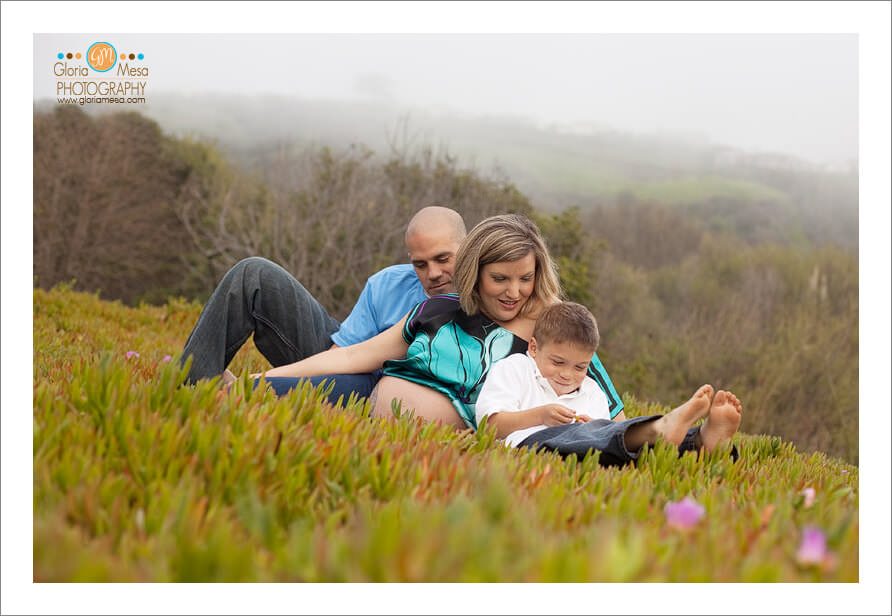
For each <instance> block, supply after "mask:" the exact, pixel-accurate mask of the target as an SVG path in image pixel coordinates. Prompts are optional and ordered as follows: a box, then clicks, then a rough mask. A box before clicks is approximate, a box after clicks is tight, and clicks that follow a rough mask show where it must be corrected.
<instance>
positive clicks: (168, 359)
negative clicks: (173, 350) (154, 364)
mask: <svg viewBox="0 0 892 616" xmlns="http://www.w3.org/2000/svg"><path fill="white" fill-rule="evenodd" d="M171 359H173V357H171V356H170V355H165V356H164V357H162V358H161V361H163V362H169V361H170V360H171Z"/></svg>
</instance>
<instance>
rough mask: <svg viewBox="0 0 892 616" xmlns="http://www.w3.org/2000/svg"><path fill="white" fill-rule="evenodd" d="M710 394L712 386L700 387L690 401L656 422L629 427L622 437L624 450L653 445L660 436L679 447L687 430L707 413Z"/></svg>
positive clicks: (635, 449) (634, 449)
mask: <svg viewBox="0 0 892 616" xmlns="http://www.w3.org/2000/svg"><path fill="white" fill-rule="evenodd" d="M712 393H713V389H712V385H702V386H701V387H700V389H698V390H697V391H695V392H694V395H693V396H691V399H690V400H688V401H687V402H685V403H684V404H682V405H681V406H679V407H676V408H674V409H672V411H670V412H669V413H667V414H666V415H663V416H662V417H660V418H659V419H657V420H656V421H649V422H644V423H640V424H636V425H634V426H632V427H630V428H629V429H628V431H627V432H626V434H625V436H624V437H623V438H624V441H625V445H626V448H627V449H628V450H629V451H637V450H638V449H640V448H641V446H642V445H644V444H645V443H648V444H650V445H653V444H654V443H656V441H657V439H658V438H659V437H660V436H662V437H663V438H664V439H665V440H666V441H668V442H670V443H673V444H675V445H681V442H682V441H683V440H684V438H685V436H687V433H688V430H689V429H690V428H691V427H692V426H693V425H694V424H695V423H697V422H698V421H699V420H700V419H703V418H704V417H706V415H707V413H709V403H710V400H711V399H712Z"/></svg>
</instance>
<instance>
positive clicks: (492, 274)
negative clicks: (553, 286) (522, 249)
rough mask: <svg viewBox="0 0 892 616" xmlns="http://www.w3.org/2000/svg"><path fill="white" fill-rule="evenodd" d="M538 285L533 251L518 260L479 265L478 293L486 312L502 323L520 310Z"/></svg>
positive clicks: (509, 319)
mask: <svg viewBox="0 0 892 616" xmlns="http://www.w3.org/2000/svg"><path fill="white" fill-rule="evenodd" d="M535 284H536V256H535V254H534V253H533V252H532V251H530V252H528V253H527V254H526V255H525V256H523V257H521V258H520V259H518V260H517V261H499V262H496V263H489V264H487V265H484V266H483V267H481V268H480V281H479V284H478V286H477V292H478V293H479V294H480V303H481V304H482V309H483V312H484V313H485V314H486V315H487V316H488V317H489V318H491V319H492V320H493V321H495V322H496V323H499V324H504V323H507V322H509V321H511V320H513V319H514V318H516V317H517V315H518V314H519V313H520V310H521V309H522V308H523V307H524V305H525V304H526V302H527V299H529V297H530V295H532V294H533V287H534V286H535Z"/></svg>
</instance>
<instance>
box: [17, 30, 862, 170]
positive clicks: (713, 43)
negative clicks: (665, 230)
mask: <svg viewBox="0 0 892 616" xmlns="http://www.w3.org/2000/svg"><path fill="white" fill-rule="evenodd" d="M97 40H105V41H108V42H111V43H112V44H113V45H114V46H115V47H116V48H117V49H118V50H119V52H120V51H128V50H129V51H134V52H137V53H144V54H145V56H146V58H145V60H144V65H145V66H148V67H149V69H150V77H149V80H148V84H147V90H146V94H147V98H149V99H150V97H151V95H152V93H156V94H160V93H164V92H180V93H188V92H195V93H199V92H204V93H207V92H214V93H223V94H265V93H274V94H280V95H290V96H296V97H299V98H302V99H311V100H312V99H337V100H364V101H381V102H390V103H394V104H396V105H400V106H405V107H421V108H423V109H425V110H427V111H432V110H438V109H440V110H451V111H455V112H461V113H467V114H510V115H513V116H520V117H524V118H528V119H529V120H532V121H535V122H537V123H540V124H543V125H562V126H576V127H580V126H582V127H600V128H606V129H613V130H620V131H626V132H634V133H660V132H662V133H666V132H668V133H683V134H690V135H695V136H699V137H703V138H707V139H709V140H710V141H712V142H715V143H722V144H726V145H730V146H734V147H739V148H742V149H747V150H758V151H771V152H781V153H786V154H791V155H795V156H798V157H801V158H805V159H807V160H810V161H813V162H830V161H845V160H852V159H856V158H857V156H858V36H857V34H230V35H224V34H130V35H116V34H109V33H107V32H106V33H102V34H98V33H97V34H80V35H56V34H35V36H34V97H35V99H41V98H53V97H55V87H56V86H55V84H56V78H55V77H54V75H53V74H52V65H53V64H54V63H55V62H56V61H57V60H56V54H57V53H58V52H60V51H61V52H67V51H78V50H86V48H87V47H88V46H89V45H90V44H92V43H93V42H95V41H97ZM73 64H76V62H74V63H73ZM81 64H83V61H81ZM442 137H443V138H448V136H447V135H444V136H442Z"/></svg>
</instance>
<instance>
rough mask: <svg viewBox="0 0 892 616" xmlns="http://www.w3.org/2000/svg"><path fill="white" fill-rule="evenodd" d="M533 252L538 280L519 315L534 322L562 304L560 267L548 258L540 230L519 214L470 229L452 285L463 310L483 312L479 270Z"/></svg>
mask: <svg viewBox="0 0 892 616" xmlns="http://www.w3.org/2000/svg"><path fill="white" fill-rule="evenodd" d="M530 252H532V253H533V254H534V255H535V257H536V278H535V282H534V284H533V293H532V295H530V298H529V299H528V300H527V302H526V304H525V305H524V306H523V308H521V310H520V314H521V315H523V316H525V317H526V316H529V317H532V318H535V317H536V316H537V315H538V313H539V311H540V310H541V309H542V308H544V307H546V306H550V305H551V304H553V303H555V302H557V301H560V299H561V285H560V282H559V281H558V275H557V267H556V266H555V264H554V262H553V261H552V260H551V255H550V254H548V248H547V247H546V246H545V240H544V239H542V233H540V231H539V227H537V226H536V224H535V223H534V222H533V221H531V220H530V219H528V218H526V217H524V216H520V215H518V214H502V215H499V216H490V217H489V218H486V219H485V220H483V221H481V222H480V223H479V224H478V225H477V226H476V227H474V228H473V229H471V232H470V233H468V236H467V237H466V238H465V240H464V242H462V245H461V247H460V248H459V249H458V254H457V255H456V257H455V271H454V272H453V275H452V282H453V283H454V284H455V290H456V291H457V292H458V296H459V300H460V302H461V307H462V310H464V311H465V312H466V313H467V314H475V313H477V312H480V293H479V292H478V286H479V282H480V269H481V268H482V267H483V266H484V265H489V264H490V263H500V262H504V261H517V260H519V259H522V258H524V257H525V256H527V255H528V254H529V253H530Z"/></svg>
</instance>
